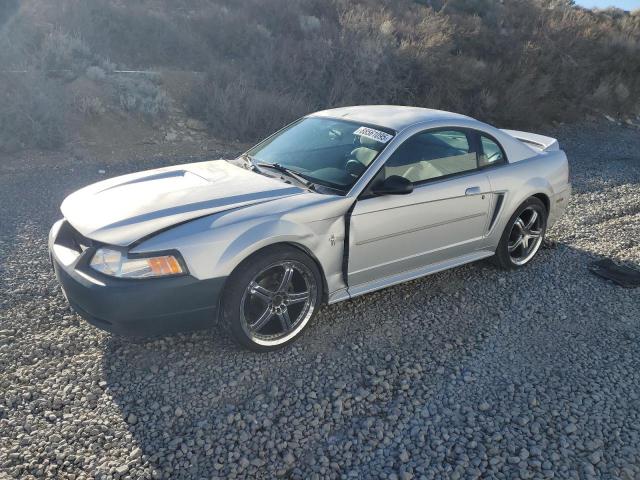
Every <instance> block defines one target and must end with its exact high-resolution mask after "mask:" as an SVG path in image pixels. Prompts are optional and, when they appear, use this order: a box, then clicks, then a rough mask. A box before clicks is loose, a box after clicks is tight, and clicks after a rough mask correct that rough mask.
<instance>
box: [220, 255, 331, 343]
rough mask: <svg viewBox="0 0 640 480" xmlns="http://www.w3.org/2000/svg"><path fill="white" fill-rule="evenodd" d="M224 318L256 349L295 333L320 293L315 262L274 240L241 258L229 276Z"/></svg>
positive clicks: (306, 320)
mask: <svg viewBox="0 0 640 480" xmlns="http://www.w3.org/2000/svg"><path fill="white" fill-rule="evenodd" d="M227 285H228V286H227V288H226V289H225V296H224V299H223V304H224V320H225V324H226V326H227V330H228V331H229V333H230V334H231V336H232V337H233V338H234V340H236V341H237V342H238V343H240V344H241V345H243V346H245V347H248V348H250V349H252V350H256V351H267V350H274V349H276V348H281V347H283V346H285V345H287V344H288V343H290V342H292V341H293V340H294V339H295V338H297V337H298V336H299V335H300V333H301V332H302V330H303V329H304V327H305V326H306V325H307V323H309V320H311V318H312V317H313V315H314V314H315V313H316V311H317V309H318V307H319V306H320V302H321V299H322V277H321V275H320V272H319V270H318V267H317V266H316V264H315V262H314V261H313V260H312V259H311V258H309V257H308V256H307V255H306V254H304V253H303V252H302V251H300V250H298V249H296V248H295V247H287V246H277V247H271V248H268V249H265V250H263V251H261V252H258V253H256V254H254V255H252V256H251V257H249V258H248V259H247V260H245V261H244V262H243V263H242V264H241V265H240V266H238V268H237V269H236V270H235V271H234V272H233V274H232V275H231V276H230V277H229V280H228V282H227Z"/></svg>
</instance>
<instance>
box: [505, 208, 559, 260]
mask: <svg viewBox="0 0 640 480" xmlns="http://www.w3.org/2000/svg"><path fill="white" fill-rule="evenodd" d="M546 229H547V210H546V208H545V206H544V204H543V203H542V202H541V201H540V200H539V199H537V198H535V197H531V198H529V199H527V200H526V201H525V202H524V203H523V204H522V205H520V207H519V208H518V210H516V212H515V213H514V214H513V216H512V217H511V218H510V219H509V222H507V226H506V227H505V229H504V232H503V233H502V237H501V239H500V243H499V244H498V248H497V249H496V256H495V260H496V262H497V263H498V265H500V266H501V267H503V268H505V269H515V268H520V267H523V266H525V265H526V264H527V263H529V262H530V261H531V259H533V257H534V256H535V255H536V253H538V250H539V249H540V245H542V241H543V239H544V234H545V232H546Z"/></svg>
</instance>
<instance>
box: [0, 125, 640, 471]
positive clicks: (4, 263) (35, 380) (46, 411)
mask: <svg viewBox="0 0 640 480" xmlns="http://www.w3.org/2000/svg"><path fill="white" fill-rule="evenodd" d="M549 133H551V134H553V135H556V136H558V137H559V138H560V141H561V143H562V145H563V147H564V148H565V149H566V151H567V152H568V154H569V156H570V160H571V167H572V181H573V184H574V187H575V194H574V196H573V199H572V201H571V204H570V207H569V210H568V213H567V215H566V216H565V218H564V219H563V220H562V221H561V222H560V223H559V224H558V225H557V226H556V227H555V228H554V229H553V231H552V232H551V233H550V238H551V239H552V240H553V241H554V245H553V247H554V248H547V249H545V250H543V251H541V253H540V255H539V257H538V258H537V259H536V261H534V262H533V263H532V264H531V265H530V266H529V267H527V268H526V269H524V270H523V271H518V272H512V273H505V272H502V271H500V270H498V269H496V268H494V267H493V266H492V265H491V264H490V263H489V262H480V263H476V264H473V265H469V266H465V267H461V268H457V269H455V270H452V271H448V272H444V273H440V274H436V275H433V276H431V277H428V278H425V279H421V280H417V281H413V282H410V283H407V284H404V285H400V286H396V287H393V288H389V289H386V290H383V291H380V292H377V293H373V294H369V295H366V296H364V297H361V298H359V299H357V300H354V301H350V302H345V303H342V304H338V305H335V306H331V307H326V308H324V309H323V310H322V311H321V313H320V315H319V317H317V319H316V321H315V322H314V323H313V325H311V326H310V327H309V328H308V330H307V332H306V334H305V335H303V337H302V338H301V339H300V341H299V342H297V343H296V344H295V345H294V346H292V347H290V348H287V349H285V350H283V351H279V352H275V353H269V354H262V355H258V354H254V353H249V352H245V351H242V350H239V349H237V348H236V347H235V346H234V345H233V344H231V343H230V342H229V341H228V340H226V339H225V338H223V337H221V336H220V335H219V334H218V333H217V332H216V331H215V330H213V331H209V332H201V333H195V334H190V335H179V336H174V337H168V338H164V339H157V340H150V341H130V340H126V339H122V338H117V337H112V336H110V335H108V334H105V333H102V332H100V331H98V330H96V329H94V328H93V327H91V326H89V325H87V324H86V323H85V322H84V321H82V320H80V319H79V318H78V317H77V316H76V315H75V314H73V313H72V312H71V311H70V310H69V308H68V307H67V305H66V303H65V301H64V299H63V297H62V295H61V294H60V292H59V289H58V286H57V284H56V282H55V279H54V276H53V274H52V272H51V269H50V266H49V263H48V259H47V253H46V234H47V230H48V227H49V225H50V224H51V223H52V222H53V221H54V220H55V219H56V218H57V217H58V213H57V206H58V205H59V203H60V201H61V200H62V198H63V197H64V195H65V194H67V193H68V192H70V191H71V190H73V189H75V188H77V187H79V186H81V185H83V184H86V183H90V182H93V181H95V180H97V179H99V178H102V177H104V175H101V174H100V173H98V170H100V169H104V170H106V175H116V174H119V173H123V172H125V171H131V170H137V169H140V168H142V167H150V166H155V165H161V164H166V163H168V162H172V161H178V160H180V159H176V158H156V159H153V160H151V161H148V162H143V161H132V162H129V163H118V164H117V165H116V164H114V165H111V164H105V163H103V162H100V161H97V160H94V159H92V158H90V157H87V158H65V157H64V156H63V155H57V156H54V158H52V159H51V161H50V162H30V161H25V162H17V163H16V162H14V163H12V164H11V165H12V166H10V167H5V168H2V167H1V166H0V168H2V169H1V170H0V172H2V173H1V174H0V203H1V205H2V209H1V210H0V227H1V228H0V269H1V271H0V478H3V474H4V476H7V477H9V478H33V477H38V478H39V477H50V478H69V479H82V478H114V479H117V478H123V479H127V478H131V479H134V478H172V479H181V478H203V479H205V478H206V479H211V478H217V477H220V478H247V477H248V478H256V477H257V478H273V477H285V478H295V479H298V478H299V479H307V478H311V479H313V478H389V479H412V478H416V479H417V478H479V477H483V478H551V477H556V478H576V479H588V478H622V479H634V478H640V289H636V290H629V289H623V288H620V287H617V286H614V285H612V284H611V283H608V282H606V281H603V280H602V279H600V278H598V277H595V276H593V275H591V274H589V273H588V272H587V265H588V264H589V262H590V261H592V260H593V259H596V258H598V257H599V256H611V257H613V258H615V259H618V260H622V261H627V262H631V263H635V264H638V263H640V244H639V242H638V238H639V236H640V154H639V153H638V152H640V133H639V132H638V130H633V129H630V128H627V127H620V126H615V125H613V124H608V123H607V124H599V123H598V124H587V125H583V126H580V127H578V126H574V127H562V128H560V129H556V130H555V131H551V132H549ZM71 169H73V171H71Z"/></svg>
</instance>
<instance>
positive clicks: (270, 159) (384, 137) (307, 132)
mask: <svg viewBox="0 0 640 480" xmlns="http://www.w3.org/2000/svg"><path fill="white" fill-rule="evenodd" d="M393 133H394V132H393V131H392V130H389V129H386V128H381V127H373V126H368V125H363V124H361V123H356V122H351V121H345V120H335V119H331V118H319V117H308V118H303V119H301V120H298V121H297V122H295V123H293V124H292V125H290V126H288V127H287V128H285V129H284V130H282V131H281V132H279V133H278V134H276V135H275V136H273V137H271V138H269V139H267V140H265V141H264V142H262V143H260V144H258V145H257V146H255V147H253V148H252V149H251V150H249V151H248V152H247V154H248V155H249V156H250V157H251V159H252V160H253V161H254V162H256V163H258V164H260V163H271V164H273V163H277V164H279V165H281V166H283V167H286V168H288V169H290V170H292V171H294V172H296V173H299V174H300V175H301V176H303V177H304V178H306V179H308V180H310V181H311V182H313V183H315V184H318V185H323V186H325V187H329V188H331V189H334V190H336V191H337V192H338V193H341V194H345V193H347V192H348V191H349V189H350V188H351V186H352V185H353V184H354V183H355V182H356V180H358V178H360V176H361V175H362V174H363V173H364V172H365V170H366V169H367V167H368V166H369V165H370V164H371V163H372V162H373V161H374V160H375V159H376V157H377V156H378V154H379V153H380V152H381V151H382V150H383V149H384V147H385V145H386V144H387V143H389V141H390V140H391V139H392V138H393Z"/></svg>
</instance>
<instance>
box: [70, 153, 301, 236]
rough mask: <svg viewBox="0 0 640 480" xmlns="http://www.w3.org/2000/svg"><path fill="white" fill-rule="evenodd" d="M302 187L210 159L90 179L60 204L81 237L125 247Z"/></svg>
mask: <svg viewBox="0 0 640 480" xmlns="http://www.w3.org/2000/svg"><path fill="white" fill-rule="evenodd" d="M303 192H304V190H303V189H301V188H298V187H295V186H292V185H289V184H286V183H284V182H282V181H280V180H278V179H275V178H270V177H265V176H263V175H259V174H257V173H254V172H252V171H249V170H246V169H244V168H241V167H238V166H236V165H233V164H231V163H229V162H227V161H225V160H214V161H209V162H201V163H193V164H187V165H177V166H173V167H166V168H159V169H156V170H148V171H145V172H138V173H133V174H130V175H123V176H121V177H115V178H111V179H109V180H104V181H102V182H98V183H94V184H93V185H89V186H88V187H85V188H82V189H80V190H78V191H76V192H74V193H72V194H71V195H69V196H68V197H67V198H66V199H65V200H64V202H62V206H61V207H60V208H61V210H62V214H63V215H64V216H65V218H66V219H67V221H68V222H69V223H70V224H71V225H72V226H73V227H74V228H75V229H76V230H78V231H79V232H80V233H81V234H82V235H84V236H85V237H87V238H90V239H92V240H96V241H98V242H104V243H108V244H112V245H120V246H126V245H130V244H132V243H134V242H135V241H136V240H139V239H141V238H143V237H146V236H148V235H150V234H153V233H155V232H157V231H159V230H163V229H166V228H168V227H171V226H173V225H176V224H179V223H183V222H185V221H188V220H192V219H194V218H198V217H203V216H206V215H211V214H214V213H218V212H221V211H224V210H230V209H233V208H238V207H243V206H247V205H252V204H255V203H262V202H268V201H272V200H275V199H279V198H283V197H287V196H291V195H298V194H301V193H303Z"/></svg>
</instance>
